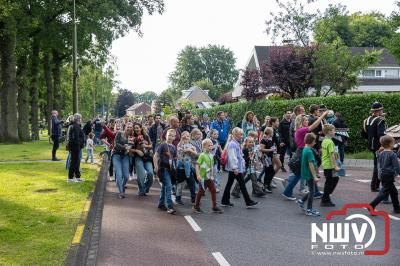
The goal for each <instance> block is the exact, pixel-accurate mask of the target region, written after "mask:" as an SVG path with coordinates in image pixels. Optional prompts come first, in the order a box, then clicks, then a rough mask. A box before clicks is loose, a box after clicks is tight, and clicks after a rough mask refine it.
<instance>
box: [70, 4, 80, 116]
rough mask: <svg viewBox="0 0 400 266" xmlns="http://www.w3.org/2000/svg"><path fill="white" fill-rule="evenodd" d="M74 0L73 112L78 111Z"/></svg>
mask: <svg viewBox="0 0 400 266" xmlns="http://www.w3.org/2000/svg"><path fill="white" fill-rule="evenodd" d="M75 12H76V11H75V0H74V14H73V22H74V34H73V47H74V48H73V49H74V52H73V62H72V68H73V71H72V72H73V73H72V110H73V112H74V114H75V113H78V110H79V108H78V84H77V79H78V66H77V59H76V57H77V53H78V51H77V34H76V13H75Z"/></svg>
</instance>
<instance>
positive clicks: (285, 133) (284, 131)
mask: <svg viewBox="0 0 400 266" xmlns="http://www.w3.org/2000/svg"><path fill="white" fill-rule="evenodd" d="M291 117H292V111H291V110H286V111H285V114H284V116H283V119H282V120H281V121H280V122H279V128H278V131H279V135H280V154H279V159H280V161H281V163H282V172H286V169H285V165H284V163H285V154H286V152H288V153H289V156H290V158H292V152H291V151H290V123H291V122H292V121H291V119H290V118H291Z"/></svg>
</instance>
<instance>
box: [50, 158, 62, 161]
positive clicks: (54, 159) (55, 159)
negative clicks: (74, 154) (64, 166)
mask: <svg viewBox="0 0 400 266" xmlns="http://www.w3.org/2000/svg"><path fill="white" fill-rule="evenodd" d="M51 160H52V161H53V162H59V161H61V160H60V159H58V158H53V159H51Z"/></svg>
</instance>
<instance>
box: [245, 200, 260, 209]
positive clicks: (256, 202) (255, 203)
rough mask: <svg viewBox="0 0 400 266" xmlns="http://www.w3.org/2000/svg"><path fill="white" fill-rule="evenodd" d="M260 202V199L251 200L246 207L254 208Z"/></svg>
mask: <svg viewBox="0 0 400 266" xmlns="http://www.w3.org/2000/svg"><path fill="white" fill-rule="evenodd" d="M258 204H259V202H258V201H251V202H250V203H249V204H247V205H246V209H252V208H254V207H255V206H257V205H258Z"/></svg>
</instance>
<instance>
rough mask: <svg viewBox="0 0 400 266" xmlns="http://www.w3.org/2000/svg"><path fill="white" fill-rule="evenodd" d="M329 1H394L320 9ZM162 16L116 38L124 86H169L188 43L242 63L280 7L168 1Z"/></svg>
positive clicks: (248, 0) (262, 41) (268, 0)
mask: <svg viewBox="0 0 400 266" xmlns="http://www.w3.org/2000/svg"><path fill="white" fill-rule="evenodd" d="M329 3H332V4H335V3H342V4H345V5H347V7H348V9H349V10H350V11H351V12H356V11H362V12H365V11H372V10H375V11H380V12H382V13H385V14H390V13H391V11H392V10H394V9H395V5H394V1H392V0H381V1H379V5H377V1H375V0H364V1H359V0H347V1H339V0H329V1H327V0H319V1H318V2H317V3H316V4H314V6H315V7H316V8H319V9H321V10H323V9H325V7H326V6H328V4H329ZM165 9H166V10H165V12H164V14H163V15H153V16H148V15H146V16H145V17H144V18H143V25H142V32H143V33H144V36H143V37H142V38H140V37H138V36H137V34H136V33H134V32H131V33H130V34H128V35H127V36H125V37H124V38H121V39H119V40H116V41H115V42H114V43H113V49H112V53H113V54H114V55H115V56H116V57H117V58H118V61H117V65H118V75H119V77H118V78H119V80H120V81H121V86H122V87H123V88H127V89H130V90H132V91H136V92H139V93H142V92H144V91H148V90H149V91H154V92H156V93H160V92H161V91H163V90H164V89H166V88H167V86H168V75H169V73H171V72H172V71H173V69H174V66H175V62H176V56H177V54H178V52H179V51H180V50H181V49H182V48H184V47H185V46H186V45H195V46H203V45H207V44H219V45H224V46H226V47H228V48H230V49H231V50H232V51H233V52H234V54H235V57H236V58H237V68H242V67H243V66H244V65H245V63H246V61H247V60H248V57H249V55H250V52H251V50H252V47H253V46H254V45H266V44H268V43H270V42H271V41H270V38H269V37H268V36H267V35H266V34H265V32H264V31H265V23H264V22H265V20H266V19H267V18H268V15H269V12H270V11H276V10H277V5H276V3H275V1H273V0H165Z"/></svg>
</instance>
